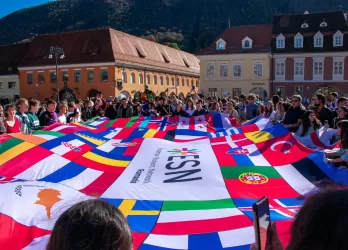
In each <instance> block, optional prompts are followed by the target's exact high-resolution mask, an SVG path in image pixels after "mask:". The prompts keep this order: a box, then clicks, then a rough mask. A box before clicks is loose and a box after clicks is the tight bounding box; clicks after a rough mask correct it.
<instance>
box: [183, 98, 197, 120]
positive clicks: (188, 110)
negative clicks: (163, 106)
mask: <svg viewBox="0 0 348 250" xmlns="http://www.w3.org/2000/svg"><path fill="white" fill-rule="evenodd" d="M195 111H196V106H195V105H194V104H193V100H192V98H188V99H187V101H186V105H185V112H186V113H187V114H188V115H189V116H192V114H193V113H194V112H195Z"/></svg>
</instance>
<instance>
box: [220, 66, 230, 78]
mask: <svg viewBox="0 0 348 250" xmlns="http://www.w3.org/2000/svg"><path fill="white" fill-rule="evenodd" d="M227 77H228V64H220V79H227Z"/></svg>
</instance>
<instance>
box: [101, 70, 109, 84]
mask: <svg viewBox="0 0 348 250" xmlns="http://www.w3.org/2000/svg"><path fill="white" fill-rule="evenodd" d="M100 80H101V81H102V82H107V81H109V73H108V72H107V71H106V70H104V71H103V72H102V73H101V76H100Z"/></svg>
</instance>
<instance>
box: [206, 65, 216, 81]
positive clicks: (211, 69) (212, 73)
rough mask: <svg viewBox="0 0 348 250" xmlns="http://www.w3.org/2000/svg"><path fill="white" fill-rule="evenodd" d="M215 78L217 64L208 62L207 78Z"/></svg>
mask: <svg viewBox="0 0 348 250" xmlns="http://www.w3.org/2000/svg"><path fill="white" fill-rule="evenodd" d="M214 78H215V64H213V63H208V64H207V80H213V79H214Z"/></svg>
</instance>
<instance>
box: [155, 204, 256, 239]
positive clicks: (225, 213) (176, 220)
mask: <svg viewBox="0 0 348 250" xmlns="http://www.w3.org/2000/svg"><path fill="white" fill-rule="evenodd" d="M251 225H252V222H251V220H250V219H249V218H248V217H247V216H246V215H244V214H243V213H242V212H241V211H240V210H239V209H238V208H237V207H236V205H235V204H234V202H233V201H232V199H224V200H212V201H165V202H163V206H162V210H161V214H160V216H159V218H158V221H157V224H156V226H155V228H154V229H153V230H152V234H165V235H187V234H203V233H213V232H220V231H226V230H232V229H238V228H243V227H248V226H251Z"/></svg>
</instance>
